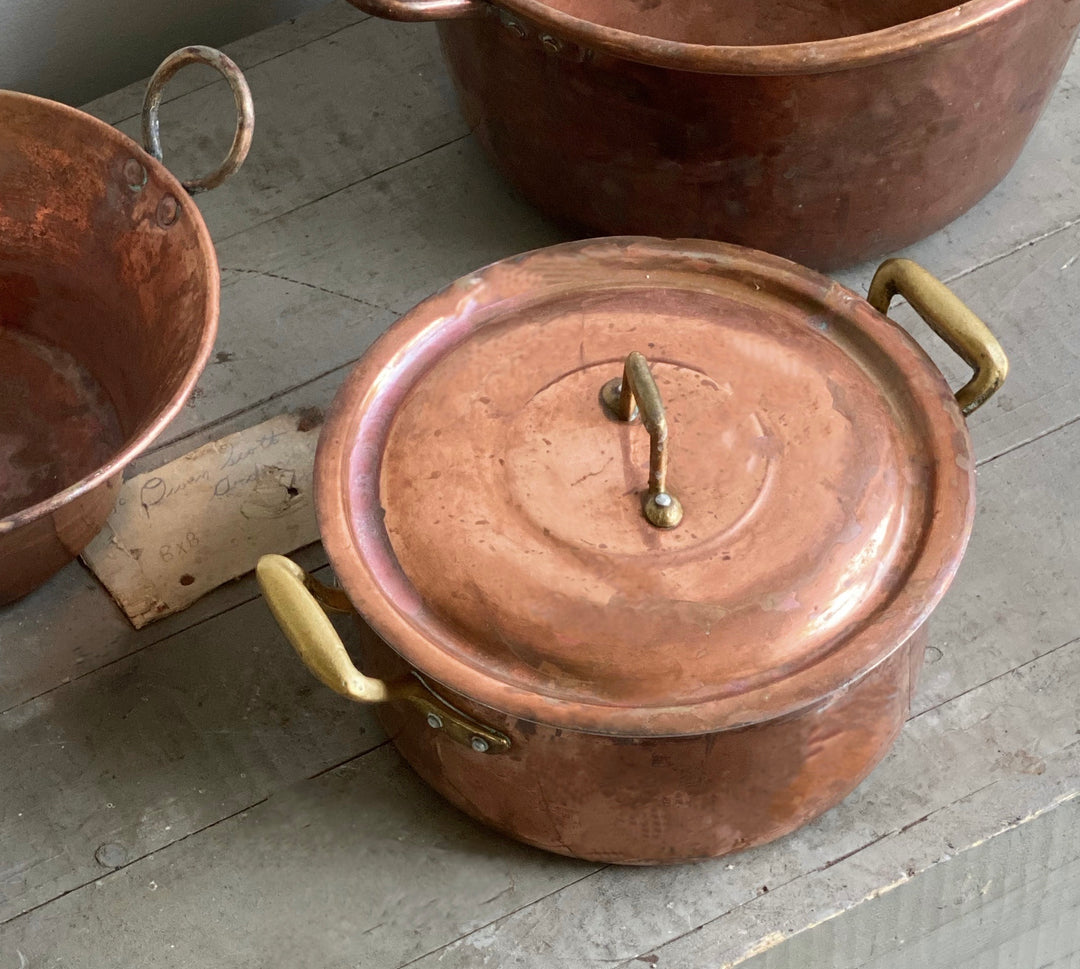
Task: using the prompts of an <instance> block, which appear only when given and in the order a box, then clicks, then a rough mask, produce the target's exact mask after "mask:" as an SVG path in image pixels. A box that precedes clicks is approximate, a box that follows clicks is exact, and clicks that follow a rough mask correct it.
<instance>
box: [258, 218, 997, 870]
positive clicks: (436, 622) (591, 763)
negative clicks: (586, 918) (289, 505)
mask: <svg viewBox="0 0 1080 969" xmlns="http://www.w3.org/2000/svg"><path fill="white" fill-rule="evenodd" d="M897 291H900V292H902V293H903V294H904V295H905V296H906V297H907V299H908V301H909V302H910V303H911V304H912V305H913V306H915V308H916V309H917V310H918V311H919V313H920V314H921V315H922V316H923V317H924V318H925V319H926V320H927V322H928V323H930V324H931V326H933V327H934V328H935V329H936V330H937V331H938V332H939V333H940V334H941V335H942V336H943V337H944V338H945V339H946V341H947V342H948V343H949V345H950V346H952V347H953V348H954V349H956V350H957V352H959V353H960V354H961V356H962V357H963V358H964V359H965V360H967V361H968V362H969V363H970V364H971V366H972V367H973V369H974V371H975V375H974V377H973V378H972V380H971V381H970V382H969V383H968V384H967V385H966V386H965V387H964V388H962V389H961V390H960V391H959V393H958V394H957V395H956V397H954V396H953V394H952V392H951V391H950V390H949V388H948V386H947V385H946V383H945V380H944V378H943V377H942V376H941V374H940V372H939V371H938V370H937V368H936V367H935V366H934V364H933V363H932V362H931V361H930V359H929V358H928V357H927V356H926V354H925V353H924V352H923V351H922V350H921V349H920V348H919V346H918V345H917V344H916V343H915V342H914V341H913V340H912V339H911V338H910V337H909V336H908V335H907V333H905V332H904V331H903V330H902V329H901V328H900V327H898V326H897V325H895V324H894V323H892V322H891V321H890V320H889V319H888V318H887V317H886V316H885V315H884V313H885V311H886V310H887V308H888V304H889V301H890V299H891V297H892V296H893V295H894V293H895V292H897ZM631 351H633V352H631ZM636 351H641V352H640V353H639V352H636ZM1006 369H1007V363H1006V360H1005V357H1004V355H1003V354H1002V352H1001V348H1000V347H999V346H998V344H997V342H996V340H994V338H993V336H992V335H991V334H990V332H989V331H988V330H987V329H986V327H985V325H984V324H982V323H981V322H980V321H979V320H978V319H977V318H976V317H975V316H974V315H973V314H972V313H971V312H970V311H969V310H967V309H966V308H965V307H964V306H963V305H962V304H961V303H960V302H959V300H957V299H956V297H955V296H953V295H952V293H951V292H950V291H949V290H948V289H946V288H945V287H944V286H943V285H942V284H941V283H939V282H938V281H937V280H936V279H934V278H933V277H932V276H930V274H929V273H927V272H926V271H925V270H922V269H920V268H919V267H918V266H916V265H915V264H914V263H910V262H907V261H904V260H890V261H888V262H886V263H884V264H883V265H882V267H881V268H880V269H879V270H878V273H877V276H876V277H875V280H874V283H873V285H872V287H871V291H870V295H869V299H868V300H864V299H862V298H860V297H859V296H857V295H856V294H855V293H853V292H851V291H850V290H848V289H845V288H844V287H842V286H840V285H838V284H836V283H834V282H832V281H831V280H829V279H827V278H825V277H823V276H820V275H817V274H816V273H814V272H811V271H810V270H807V269H804V268H802V267H800V266H797V265H795V264H793V263H790V262H787V261H785V260H783V259H780V258H778V257H775V256H769V255H766V254H764V253H760V252H754V251H752V250H747V249H741V248H738V247H734V246H725V245H721V244H718V243H706V242H696V241H681V242H662V241H659V240H651V239H640V238H638V239H606V240H604V239H602V240H594V241H589V242H583V243H573V244H569V245H563V246H556V247H553V248H551V249H546V250H540V251H538V252H534V253H530V254H527V255H525V256H522V257H519V258H517V259H511V260H505V261H503V262H500V263H496V264H494V265H492V266H489V267H487V268H486V269H484V270H481V271H480V272H478V273H475V274H474V275H472V276H469V277H467V278H465V279H462V280H459V281H458V282H457V283H455V284H453V285H452V286H450V287H449V288H447V289H446V290H444V291H443V292H441V293H439V294H438V295H436V296H433V297H431V298H430V299H428V300H426V301H425V302H423V303H421V304H420V305H419V306H418V307H416V309H414V310H413V311H412V312H410V313H409V314H408V315H407V316H405V317H404V318H403V319H402V320H400V321H399V322H398V323H397V324H395V325H394V326H393V327H392V328H391V329H390V330H389V331H388V332H387V333H386V334H385V335H384V336H383V337H382V338H381V339H380V340H379V341H377V342H376V343H375V344H374V345H373V346H372V348H371V349H370V350H369V351H368V353H367V354H366V355H365V357H364V359H363V360H362V361H361V363H360V364H359V365H358V366H357V368H356V370H355V371H354V372H353V373H352V374H351V376H350V377H349V379H348V380H347V381H346V383H345V385H344V387H343V388H342V390H341V391H340V393H339V395H338V397H337V399H336V401H335V404H334V407H333V409H332V412H331V414H330V416H329V418H328V420H327V423H326V425H325V428H324V430H323V433H322V437H321V439H320V443H319V450H318V454H317V458H316V496H317V507H318V512H319V522H320V527H321V531H322V535H323V541H324V543H325V546H326V549H327V552H328V554H329V557H330V560H331V563H332V564H333V566H334V569H335V571H336V573H337V575H338V577H339V579H340V581H341V583H342V590H340V591H339V590H334V589H328V588H327V587H325V586H321V585H320V584H319V583H317V582H315V581H314V580H313V579H311V578H310V577H308V576H305V574H304V573H303V572H302V570H300V569H299V568H298V567H297V566H296V565H294V564H293V563H292V562H290V561H289V560H288V559H284V558H281V557H280V556H272V557H268V558H265V559H263V560H262V561H260V563H259V567H258V577H259V580H260V583H261V585H262V587H263V591H264V593H265V595H266V597H267V600H268V602H269V604H270V608H271V609H272V610H273V612H274V614H275V616H276V617H277V619H278V621H279V623H280V624H281V626H282V628H283V629H284V631H285V633H286V635H287V636H288V638H289V639H290V640H291V642H292V643H293V645H294V646H295V647H296V649H297V650H298V652H299V653H300V655H301V657H302V658H303V659H304V661H305V662H306V663H307V664H308V665H309V667H310V668H311V669H312V670H313V672H314V673H315V674H316V675H317V676H318V677H319V678H320V679H321V680H322V681H323V682H324V683H326V684H327V685H329V686H330V687H331V688H333V689H335V690H337V691H338V692H340V693H342V694H344V695H346V696H349V697H351V698H353V699H355V700H358V701H360V702H367V703H377V704H379V707H378V709H379V713H380V717H381V719H382V722H383V724H384V725H385V727H386V729H387V731H388V733H389V734H390V736H391V737H392V738H393V740H394V743H395V744H396V745H397V747H398V749H399V750H400V751H401V753H402V754H403V755H404V757H405V758H406V760H408V761H409V763H411V764H412V765H413V767H415V769H416V770H417V771H418V772H419V773H420V775H421V776H423V777H424V778H425V779H426V780H427V781H429V782H430V783H431V784H432V785H433V786H434V787H435V788H436V789H437V790H439V791H440V792H441V793H443V794H444V795H445V796H446V797H447V798H448V799H449V800H451V801H452V802H453V803H455V804H457V805H458V806H459V807H461V808H462V809H464V810H465V811H467V812H468V813H470V814H472V815H473V816H474V817H477V818H479V819H481V820H482V821H484V822H485V823H487V824H490V825H492V826H493V827H496V828H498V829H499V830H501V831H505V832H507V833H508V834H511V835H513V836H514V837H516V838H520V839H521V840H523V841H526V842H529V843H530V844H534V845H538V846H540V847H543V848H547V849H549V850H552V851H557V852H562V853H564V854H570V855H576V856H580V857H583V858H590V859H595V860H602V861H612V862H621V863H638V864H644V863H660V862H677V861H687V860H691V859H695V858H703V857H709V856H714V855H720V854H724V853H726V852H729V851H734V850H737V849H741V848H746V847H749V846H751V845H755V844H760V843H762V842H765V841H769V840H772V839H773V838H776V837H779V836H780V835H782V834H784V833H786V832H788V831H791V830H792V829H794V828H795V827H797V826H799V825H801V824H803V823H805V822H806V821H808V820H810V819H811V818H814V817H816V816H817V815H819V814H820V813H821V812H823V811H825V810H827V809H828V808H829V807H831V806H833V805H834V804H836V803H837V802H838V801H839V800H840V799H841V798H843V797H844V796H845V795H846V794H847V793H848V792H849V791H851V790H852V788H854V787H855V785H856V784H858V783H859V781H860V780H861V779H862V778H863V777H865V776H866V774H867V773H868V772H869V771H870V770H871V768H872V767H873V766H874V765H875V764H876V763H877V762H878V761H879V760H880V759H881V757H883V756H884V754H885V753H886V751H887V750H888V749H889V747H890V745H891V744H892V742H893V740H894V739H895V737H896V735H897V733H898V731H899V730H900V728H901V725H902V724H903V722H904V720H905V718H906V716H907V712H908V708H909V702H910V697H911V692H912V689H913V686H914V683H915V678H916V676H917V673H918V669H919V666H920V664H921V661H922V656H923V651H924V648H925V644H926V633H925V626H924V623H925V620H926V618H927V616H928V615H929V614H930V612H931V611H932V610H933V608H934V606H935V605H936V603H937V602H938V601H939V599H940V598H941V596H942V595H943V594H944V593H945V590H946V588H947V587H948V585H949V583H950V581H951V580H952V577H953V575H954V573H955V571H956V568H957V566H958V565H959V562H960V558H961V556H962V554H963V551H964V547H965V545H966V542H967V539H968V534H969V532H970V528H971V521H972V514H973V510H974V497H973V486H974V459H973V455H972V451H971V442H970V439H969V436H968V433H967V427H966V424H965V421H964V413H965V412H970V411H973V410H974V409H975V408H976V407H978V406H979V405H980V404H981V403H982V402H983V401H985V400H986V399H987V398H988V397H989V396H990V394H992V393H993V392H994V390H995V389H996V388H997V387H998V386H999V385H1000V383H1001V381H1002V380H1003V379H1004V376H1005V372H1006ZM635 405H636V409H637V410H638V411H640V414H641V423H642V424H643V425H644V429H643V428H642V427H639V426H637V422H636V419H635V417H634V414H635ZM646 432H648V433H646ZM313 597H314V598H313ZM316 600H318V602H320V603H322V604H323V605H324V606H327V607H329V608H336V609H348V608H350V606H355V608H356V610H357V611H358V613H359V615H360V616H361V618H362V620H363V624H362V629H363V641H364V644H365V649H364V664H363V665H364V669H365V672H366V674H367V675H364V674H361V673H360V672H359V671H358V670H357V669H356V668H355V667H354V666H353V664H352V661H351V660H350V659H349V657H348V655H347V654H346V652H345V650H344V647H343V646H342V644H341V642H340V640H339V639H338V638H337V636H336V635H335V633H334V630H333V627H332V626H331V625H330V623H329V620H328V619H327V617H326V616H325V615H324V614H323V612H322V611H321V609H320V607H319V605H317V603H316Z"/></svg>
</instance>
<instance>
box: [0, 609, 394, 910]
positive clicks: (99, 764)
mask: <svg viewBox="0 0 1080 969" xmlns="http://www.w3.org/2000/svg"><path fill="white" fill-rule="evenodd" d="M340 626H341V628H342V630H343V633H344V634H345V635H346V636H347V637H349V638H350V640H351V639H352V638H353V637H352V633H353V630H352V625H351V623H349V622H343V623H341V624H340ZM0 736H2V738H3V742H2V743H0V775H2V776H3V777H4V779H5V780H4V784H3V787H2V789H0V845H2V846H3V848H2V851H0V921H4V920H7V919H10V918H12V917H14V916H15V915H18V914H19V913H20V912H24V911H26V910H28V909H30V908H33V907H34V906H37V905H40V904H42V903H43V902H46V901H48V900H49V899H51V898H54V897H55V896H57V895H60V894H62V893H63V892H66V891H70V890H71V889H73V888H76V887H78V886H80V885H84V884H89V883H92V882H93V881H94V880H95V879H97V878H99V877H100V876H101V875H103V874H104V873H106V872H107V871H109V870H111V869H113V868H116V867H120V866H122V865H124V864H127V863H128V862H130V861H133V860H135V859H137V858H140V857H142V856H144V855H146V854H148V853H149V852H152V851H155V850H157V849H159V848H161V847H163V846H165V845H168V844H171V843H172V842H175V841H177V840H179V839H183V838H185V837H187V836H188V835H190V834H191V833H192V832H194V831H198V830H200V829H201V828H203V827H205V826H207V825H210V824H214V823H216V822H217V821H219V820H220V819H221V818H223V817H227V816H229V815H231V814H233V813H235V812H236V811H240V810H243V809H245V808H248V807H249V806H250V805H252V804H253V803H255V802H257V801H259V800H261V799H263V798H265V797H267V796H268V795H270V794H272V793H274V792H275V791H277V790H279V789H280V788H282V787H284V786H286V785H288V784H291V783H293V782H295V781H297V780H300V779H302V778H305V777H309V776H312V775H314V774H317V773H319V772H320V771H323V770H325V769H327V768H329V767H332V766H334V765H335V764H339V763H341V762H342V761H344V760H346V759H347V758H350V757H353V756H355V755H356V754H357V753H358V752H360V751H364V750H368V749H370V748H372V747H374V746H376V745H378V744H380V743H381V742H382V741H383V739H384V735H383V734H382V731H381V729H380V728H379V727H378V725H377V723H376V721H375V719H374V717H373V715H372V713H371V711H370V710H369V709H368V708H364V707H357V706H356V705H355V704H352V703H350V702H349V701H347V700H344V699H343V698H341V697H339V696H337V695H336V694H334V693H332V692H330V691H329V690H326V689H323V688H321V687H319V686H318V684H317V683H315V682H314V681H313V680H312V678H311V676H310V674H309V673H308V672H307V670H305V669H304V668H303V666H302V665H301V664H300V662H299V661H298V660H297V659H296V657H295V656H293V655H292V654H291V651H290V650H289V649H288V648H287V647H286V646H285V644H284V643H283V641H282V638H281V635H280V633H279V632H278V630H277V628H276V625H275V623H274V621H273V619H272V618H271V616H270V614H269V611H268V610H267V609H266V607H265V606H264V605H263V603H262V602H261V601H253V602H248V603H245V604H243V605H240V606H238V607H237V608H235V609H231V610H228V611H226V612H224V613H222V614H221V615H218V616H216V617H214V618H212V619H210V620H209V621H207V622H204V623H200V624H198V625H196V626H194V627H192V628H190V629H188V630H186V631H185V632H184V633H183V634H182V635H174V636H171V637H169V638H167V639H164V640H162V641H160V642H158V643H156V644H155V645H154V646H153V648H149V649H145V650H142V651H140V652H138V653H136V654H135V655H133V656H130V657H127V658H126V659H123V660H120V661H119V662H116V663H112V664H110V665H107V666H104V667H103V668H101V669H99V670H97V671H96V672H94V673H93V674H91V675H88V676H85V677H82V678H80V679H77V680H75V681H73V682H72V683H70V684H67V685H65V686H62V687H59V688H58V689H55V690H52V691H51V692H49V693H47V694H46V695H44V696H42V697H38V698H37V699H34V700H31V701H29V702H27V703H24V704H21V705H19V706H17V707H14V708H13V709H10V710H8V711H7V712H6V713H4V714H3V715H2V716H0Z"/></svg>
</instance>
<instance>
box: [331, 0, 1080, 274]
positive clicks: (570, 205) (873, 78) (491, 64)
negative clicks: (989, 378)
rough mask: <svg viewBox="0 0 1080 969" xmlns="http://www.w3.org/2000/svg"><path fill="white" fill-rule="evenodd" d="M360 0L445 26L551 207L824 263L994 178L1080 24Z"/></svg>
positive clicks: (603, 3)
mask: <svg viewBox="0 0 1080 969" xmlns="http://www.w3.org/2000/svg"><path fill="white" fill-rule="evenodd" d="M352 2H353V3H355V4H356V5H357V6H358V7H360V8H361V9H363V10H364V11H366V12H368V13H370V14H373V15H375V16H380V17H387V18H390V19H393V20H439V21H440V23H439V33H440V36H441V39H442V47H443V54H444V56H445V59H446V62H447V65H448V67H449V70H450V74H451V76H452V78H453V81H454V84H455V86H456V88H457V91H458V95H459V99H460V102H461V107H462V111H463V113H464V115H465V118H466V120H467V122H468V124H469V126H470V127H471V128H472V130H473V132H474V133H475V135H476V137H477V139H478V140H479V142H480V143H481V145H483V147H484V149H485V150H486V151H487V152H488V154H489V155H490V156H491V157H492V158H493V159H494V161H495V162H496V164H497V165H498V167H499V168H500V170H501V171H502V172H503V173H504V174H505V175H506V176H507V177H508V178H509V179H510V181H511V182H512V183H513V184H514V185H515V186H516V187H517V188H518V189H519V190H520V191H521V193H522V194H523V195H524V196H525V197H526V198H528V199H529V200H531V201H532V202H533V203H534V204H536V205H537V206H538V207H539V208H540V209H542V210H543V211H544V212H546V213H547V214H549V215H550V216H552V217H554V218H556V219H558V220H560V221H562V222H564V223H569V224H571V225H573V226H577V227H582V228H583V229H585V230H586V231H587V232H589V233H590V234H598V233H603V234H623V233H645V234H648V235H659V236H665V237H677V236H689V237H700V238H709V239H722V240H724V241H726V242H735V243H739V244H741V245H748V246H755V247H757V248H759V249H765V250H767V251H769V252H776V253H779V254H781V255H784V256H787V257H788V258H790V259H795V260H797V261H799V262H802V263H804V264H806V265H810V266H814V267H816V268H818V269H828V268H832V267H836V266H841V265H847V264H850V263H853V262H855V261H857V260H860V259H863V258H867V257H869V256H873V255H878V254H881V253H886V252H895V251H896V250H897V249H899V248H900V247H901V246H904V245H907V244H908V243H910V242H913V241H915V240H916V239H920V238H922V237H924V236H926V235H929V234H930V233H931V232H933V231H934V230H936V229H938V228H940V227H941V226H943V225H945V224H946V223H948V222H950V221H951V220H953V219H954V218H956V217H957V216H958V215H960V214H961V213H962V212H964V211H966V210H967V209H968V208H969V207H970V206H972V205H974V204H975V202H976V201H978V200H979V199H980V198H982V196H983V195H985V194H986V192H988V191H989V190H990V189H991V188H992V187H993V186H994V185H996V184H997V183H998V181H1000V180H1001V179H1002V178H1003V177H1004V175H1005V173H1006V172H1007V171H1008V170H1009V168H1010V167H1011V166H1012V164H1013V162H1014V161H1015V160H1016V158H1017V156H1018V155H1019V153H1020V149H1021V148H1022V147H1023V144H1024V142H1025V140H1026V139H1027V137H1028V134H1029V133H1030V132H1031V129H1032V127H1033V126H1034V124H1035V122H1036V120H1037V119H1038V117H1039V115H1040V114H1041V112H1042V110H1043V108H1044V107H1045V105H1046V102H1047V100H1048V99H1049V97H1050V93H1051V91H1052V90H1053V88H1054V84H1055V83H1056V81H1057V79H1058V77H1059V76H1060V74H1061V71H1062V69H1063V67H1064V65H1065V61H1066V59H1067V57H1068V55H1069V50H1070V48H1071V47H1072V43H1073V39H1074V37H1075V35H1076V29H1077V24H1078V22H1080V4H1076V3H1072V2H1070V0H968V2H965V3H961V4H959V5H954V4H953V3H952V2H950V0H897V2H891V3H880V2H876V0H802V2H799V3H791V2H789V0H650V2H648V3H632V2H629V0H491V2H488V0H352Z"/></svg>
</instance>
